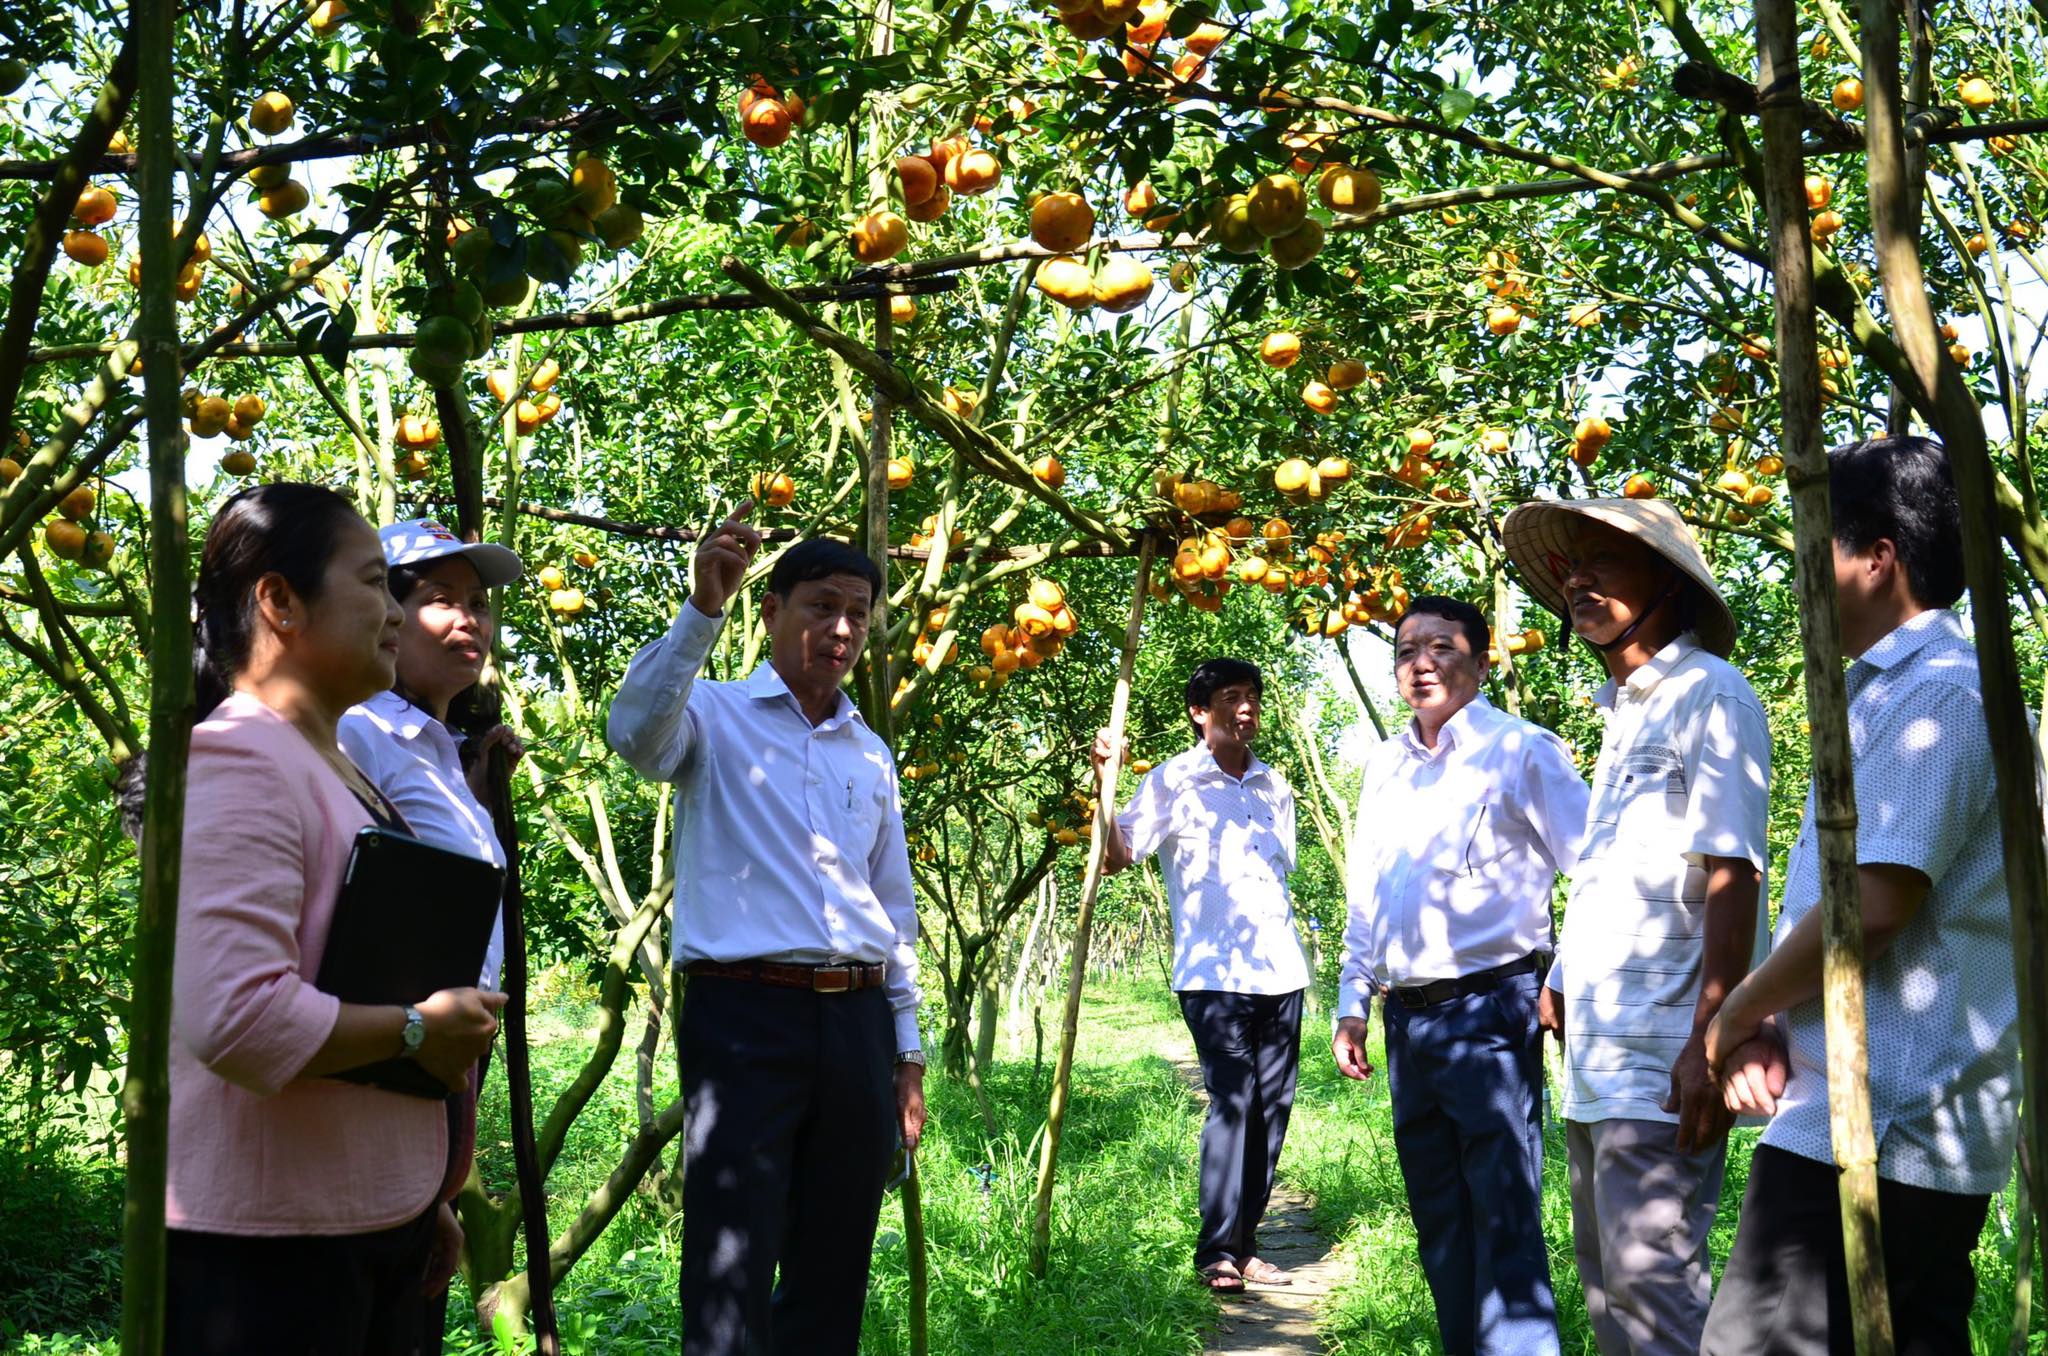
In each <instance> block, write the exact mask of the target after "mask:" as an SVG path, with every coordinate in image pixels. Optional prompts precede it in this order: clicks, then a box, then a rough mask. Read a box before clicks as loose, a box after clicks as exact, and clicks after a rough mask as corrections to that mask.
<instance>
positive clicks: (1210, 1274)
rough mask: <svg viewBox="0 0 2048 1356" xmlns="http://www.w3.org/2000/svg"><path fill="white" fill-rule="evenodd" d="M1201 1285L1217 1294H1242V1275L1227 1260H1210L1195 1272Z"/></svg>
mask: <svg viewBox="0 0 2048 1356" xmlns="http://www.w3.org/2000/svg"><path fill="white" fill-rule="evenodd" d="M1195 1277H1196V1279H1197V1280H1199V1281H1200V1282H1201V1283H1202V1285H1203V1286H1205V1287H1206V1288H1208V1289H1209V1290H1211V1291H1213V1292H1214V1293H1216V1294H1218V1295H1242V1294H1243V1293H1244V1277H1243V1276H1241V1275H1239V1274H1238V1270H1237V1268H1236V1267H1235V1266H1234V1265H1232V1264H1231V1263H1229V1262H1211V1263H1210V1264H1209V1265H1208V1266H1205V1267H1203V1268H1201V1269H1200V1270H1199V1271H1197V1272H1196V1273H1195Z"/></svg>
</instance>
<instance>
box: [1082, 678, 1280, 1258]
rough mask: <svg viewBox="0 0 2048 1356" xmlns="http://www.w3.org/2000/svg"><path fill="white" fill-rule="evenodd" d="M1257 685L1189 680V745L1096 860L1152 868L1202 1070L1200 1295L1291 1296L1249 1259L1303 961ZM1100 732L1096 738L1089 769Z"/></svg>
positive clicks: (1121, 820)
mask: <svg viewBox="0 0 2048 1356" xmlns="http://www.w3.org/2000/svg"><path fill="white" fill-rule="evenodd" d="M1264 695H1265V680H1264V679H1263V678H1262V677H1261V676H1260V674H1259V671H1258V669H1257V668H1255V667H1253V666H1252V665H1250V664H1247V663H1245V662H1244V661H1243V660H1239V659H1210V660H1206V661H1204V662H1203V663H1201V664H1198V665H1196V666H1195V671H1194V673H1192V674H1191V675H1189V677H1188V683H1187V712H1188V721H1189V723H1190V724H1192V725H1193V726H1194V727H1195V734H1196V736H1197V741H1198V742H1197V743H1196V744H1195V746H1194V747H1193V748H1191V749H1189V750H1188V751H1187V752H1185V753H1182V754H1177V755H1176V756H1174V757H1172V758H1170V759H1168V760H1167V761H1166V762H1164V763H1161V764H1160V765H1159V766H1158V767H1156V768H1154V769H1152V771H1150V772H1148V773H1146V774H1145V777H1144V780H1143V781H1141V782H1139V783H1138V793H1137V795H1136V796H1134V797H1133V798H1132V800H1131V804H1130V807H1129V808H1128V809H1126V810H1125V811H1124V813H1123V814H1122V815H1120V816H1118V818H1117V821H1116V824H1115V826H1114V828H1113V831H1112V832H1111V833H1110V835H1109V840H1108V842H1106V843H1105V844H1104V845H1103V870H1104V872H1105V873H1109V874H1114V873H1115V872H1118V871H1121V870H1123V869H1124V868H1125V867H1127V866H1129V865H1131V864H1132V863H1133V862H1139V861H1143V860H1144V859H1145V858H1147V857H1150V856H1151V855H1152V854H1153V853H1155V852H1156V853H1159V854H1160V874H1161V875H1163V876H1164V877H1165V878H1166V896H1167V900H1168V902H1169V904H1170V906H1171V909H1172V912H1173V987H1174V991H1175V993H1176V994H1178V995H1179V997H1180V1010H1181V1015H1182V1016H1183V1017H1185V1018H1186V1019H1187V1024H1188V1032H1189V1034H1191V1035H1192V1036H1193V1037H1194V1041H1195V1051H1196V1053H1197V1054H1198V1055H1200V1057H1201V1061H1202V1082H1203V1085H1204V1086H1205V1087H1206V1088H1207V1089H1208V1092H1209V1118H1208V1120H1207V1122H1206V1123H1205V1124H1204V1125H1203V1127H1202V1186H1201V1201H1202V1232H1201V1235H1200V1237H1199V1238H1198V1239H1197V1240H1196V1243H1195V1269H1196V1271H1197V1273H1198V1274H1199V1275H1200V1276H1201V1278H1202V1281H1203V1283H1204V1284H1205V1285H1207V1286H1208V1287H1209V1288H1210V1289H1211V1290H1215V1291H1218V1292H1221V1293H1226V1294H1235V1293H1239V1292H1241V1291H1243V1289H1244V1286H1245V1282H1246V1281H1253V1282H1256V1283H1258V1284H1260V1285H1290V1284H1292V1283H1293V1281H1292V1278H1291V1277H1289V1276H1288V1274H1287V1273H1286V1272H1285V1271H1283V1270H1281V1269H1280V1268H1279V1267H1277V1266H1274V1265H1273V1264H1272V1263H1271V1262H1268V1261H1266V1260H1265V1259H1264V1258H1262V1257H1260V1256H1259V1255H1258V1244H1257V1241H1256V1234H1257V1230H1258V1226H1259V1221H1260V1219H1262V1218H1264V1216H1265V1213H1266V1202H1267V1200H1268V1198H1270V1197H1271V1195H1272V1192H1273V1169H1274V1167H1275V1166H1276V1165H1277V1164H1278V1163H1279V1161H1280V1145H1281V1141H1283V1140H1284V1139H1286V1137H1287V1117H1288V1113H1289V1112H1290V1111H1291V1110H1292V1109H1293V1107H1294V1080H1295V1073H1296V1071H1297V1069H1298V1067H1299V1065H1300V1062H1301V1000H1302V994H1303V992H1304V991H1305V990H1306V989H1307V988H1308V961H1307V959H1306V958H1305V957H1304V956H1303V955H1302V950H1301V938H1300V937H1299V935H1298V934H1297V933H1296V931H1295V927H1294V904H1293V901H1292V900H1291V899H1290V898H1289V896H1288V893H1287V876H1288V873H1290V872H1291V871H1293V870H1294V865H1295V857H1294V792H1293V790H1292V789H1291V788H1289V786H1288V785H1287V779H1286V778H1285V777H1283V776H1281V774H1280V772H1279V770H1278V769H1277V768H1273V767H1269V766H1268V765H1267V764H1265V763H1262V762H1260V761H1259V759H1258V758H1257V757H1256V756H1255V755H1254V754H1253V753H1252V749H1251V743H1252V740H1254V739H1256V738H1257V737H1258V733H1259V705H1260V701H1261V699H1262V698H1263V697H1264ZM1111 752H1112V748H1111V745H1110V742H1109V731H1107V730H1104V731H1102V732H1101V733H1100V734H1098V735H1097V736H1096V739H1095V750H1094V759H1095V765H1096V767H1097V768H1098V769H1100V768H1101V767H1102V765H1103V764H1104V763H1106V762H1107V761H1108V760H1109V757H1110V754H1111Z"/></svg>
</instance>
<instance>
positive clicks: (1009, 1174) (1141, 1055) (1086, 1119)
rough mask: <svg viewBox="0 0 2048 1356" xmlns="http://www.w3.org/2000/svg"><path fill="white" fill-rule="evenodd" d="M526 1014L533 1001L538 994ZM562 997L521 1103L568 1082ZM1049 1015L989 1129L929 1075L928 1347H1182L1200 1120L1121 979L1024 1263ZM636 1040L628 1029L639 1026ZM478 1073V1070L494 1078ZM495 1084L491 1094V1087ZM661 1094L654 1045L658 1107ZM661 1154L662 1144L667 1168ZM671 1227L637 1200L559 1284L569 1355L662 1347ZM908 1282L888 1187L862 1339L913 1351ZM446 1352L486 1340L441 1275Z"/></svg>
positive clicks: (1098, 1025) (997, 1075) (621, 1121)
mask: <svg viewBox="0 0 2048 1356" xmlns="http://www.w3.org/2000/svg"><path fill="white" fill-rule="evenodd" d="M536 1006H537V1008H539V1007H540V1006H541V1005H540V1004H538V1003H537V1004H536ZM592 1018H593V1014H592V1011H591V1010H590V1009H589V1008H588V1007H587V1006H586V1005H585V1003H584V1002H583V1001H582V1000H581V999H580V997H579V996H576V995H561V996H558V997H556V998H555V999H554V1000H552V1001H550V1002H548V1003H547V1004H546V1006H545V1009H544V1010H542V1011H538V1012H537V1014H536V1017H535V1021H534V1030H533V1035H534V1041H535V1059H536V1068H535V1084H536V1098H537V1100H540V1101H541V1102H543V1103H545V1101H546V1100H547V1098H548V1096H549V1095H550V1091H549V1090H550V1089H552V1088H553V1087H554V1086H556V1085H557V1084H559V1083H560V1082H562V1081H565V1080H566V1079H567V1077H568V1076H569V1072H570V1069H569V1061H570V1060H572V1059H573V1058H575V1057H576V1056H577V1055H578V1054H579V1053H580V1051H581V1049H582V1048H583V1045H584V1043H583V1042H582V1041H581V1040H578V1039H567V1038H568V1037H573V1036H575V1035H577V1034H578V1033H580V1031H581V1030H582V1029H583V1028H584V1027H586V1026H587V1025H588V1024H589V1023H590V1022H591V1020H592ZM1057 1020H1058V1019H1057V1014H1056V1013H1051V1012H1048V1013H1047V1022H1048V1030H1047V1033H1046V1046H1047V1048H1046V1052H1045V1061H1044V1064H1043V1065H1042V1066H1041V1067H1039V1068H1038V1069H1036V1070H1034V1069H1033V1067H1032V1063H1031V1061H1030V1059H1029V1058H1028V1057H1027V1058H1026V1059H1024V1060H1022V1061H1015V1062H1007V1063H1004V1062H999V1063H998V1065H997V1067H996V1069H995V1071H994V1073H993V1076H992V1077H991V1079H990V1081H989V1083H988V1085H987V1091H988V1094H989V1101H990V1104H991V1109H992V1111H993V1112H994V1115H995V1118H996V1133H995V1134H994V1135H993V1136H991V1135H989V1134H988V1133H987V1132H986V1130H985V1129H984V1127H983V1125H982V1122H981V1117H980V1114H979V1113H978V1111H977V1110H976V1108H975V1104H974V1098H973V1095H972V1093H971V1091H970V1090H969V1089H968V1088H967V1087H966V1086H964V1085H962V1084H958V1083H955V1082H953V1081H951V1080H949V1079H945V1078H942V1077H939V1076H938V1075H936V1074H934V1075H933V1076H932V1077H931V1078H930V1079H928V1081H927V1085H926V1086H927V1092H928V1095H929V1097H930V1104H931V1111H932V1116H933V1123H932V1126H931V1129H930V1130H929V1131H928V1132H927V1135H926V1139H925V1143H924V1148H923V1149H922V1150H921V1151H920V1154H919V1158H920V1163H919V1171H920V1181H921V1183H922V1186H923V1191H924V1220H925V1230H926V1238H927V1243H928V1252H929V1259H930V1272H931V1305H930V1347H931V1350H932V1351H933V1352H937V1353H961V1352H985V1351H1001V1352H1005V1353H1016V1354H1017V1356H1040V1354H1041V1353H1043V1354H1044V1356H1051V1354H1052V1353H1068V1352H1071V1353H1096V1352H1101V1353H1129V1356H1167V1353H1189V1352H1198V1351H1200V1349H1201V1341H1200V1332H1201V1330H1202V1327H1203V1325H1204V1324H1205V1323H1206V1322H1207V1321H1208V1319H1209V1317H1210V1316H1211V1315H1212V1314H1213V1312H1214V1303H1213V1301H1212V1300H1210V1299H1209V1298H1208V1297H1207V1296H1206V1295H1204V1294H1203V1293H1202V1292H1201V1291H1200V1290H1199V1289H1197V1288H1196V1287H1195V1286H1194V1285H1193V1284H1192V1283H1191V1280H1190V1274H1191V1271H1190V1268H1191V1264H1190V1257H1191V1255H1192V1248H1193V1243H1194V1232H1195V1218H1196V1212H1195V1189H1196V1179H1195V1156H1194V1143H1195V1137H1196V1135H1197V1133H1198V1132H1199V1130H1200V1114H1199V1112H1198V1110H1197V1108H1196V1107H1195V1105H1194V1104H1193V1102H1192V1101H1191V1100H1190V1099H1189V1097H1188V1095H1187V1090H1186V1086H1185V1084H1183V1083H1182V1082H1181V1081H1180V1078H1179V1075H1178V1074H1177V1073H1176V1072H1175V1070H1174V1068H1173V1065H1172V1063H1171V1062H1170V1061H1169V1060H1168V1059H1166V1058H1165V1057H1164V1056H1163V1055H1161V1054H1160V1053H1159V1050H1160V1048H1161V1045H1162V1040H1166V1041H1170V1040H1171V1039H1172V1038H1173V1037H1174V1036H1175V1035H1176V1033H1178V1032H1179V1031H1180V1029H1181V1028H1180V1018H1179V1012H1178V1009H1177V1008H1176V1007H1175V1005H1174V1003H1173V1000H1172V998H1171V996H1170V995H1167V994H1165V993H1163V992H1162V991H1158V990H1153V991H1144V992H1141V991H1138V990H1136V989H1129V990H1126V989H1118V990H1114V991H1109V992H1105V993H1102V994H1099V995H1096V996H1093V997H1091V999H1090V1001H1089V1002H1088V1004H1087V1006H1086V1010H1085V1011H1084V1013H1083V1017H1082V1028H1081V1032H1082V1035H1081V1043H1080V1048H1079V1057H1078V1059H1077V1062H1076V1067H1075V1079H1074V1098H1073V1102H1072V1109H1071V1111H1070V1112H1069V1115H1068V1118H1067V1128H1066V1133H1065V1136H1064V1138H1063V1140H1062V1143H1061V1150H1060V1189H1059V1192H1058V1194H1057V1196H1056V1197H1055V1208H1054V1213H1053V1252H1052V1265H1051V1278H1050V1280H1049V1282H1048V1283H1046V1284H1043V1285H1039V1284H1034V1283H1033V1282H1032V1281H1031V1279H1030V1277H1029V1275H1028V1273H1027V1270H1026V1259H1027V1251H1028V1245H1029V1239H1030V1230H1031V1218H1032V1210H1033V1202H1034V1193H1035V1188H1036V1179H1037V1170H1038V1147H1039V1146H1038V1138H1037V1137H1038V1135H1039V1132H1040V1130H1041V1127H1042V1125H1043V1121H1044V1116H1045V1099H1046V1097H1047V1095H1048V1093H1049V1092H1050V1089H1051V1083H1052V1061H1053V1057H1054V1053H1055V1050H1056V1045H1057V1039H1058V1037H1057V1031H1056V1029H1054V1028H1053V1024H1054V1023H1056V1022H1057ZM633 1034H637V1027H636V1028H635V1031H634V1033H633ZM631 1056H632V1051H631V1049H630V1042H629V1048H628V1049H627V1050H626V1051H624V1052H623V1053H622V1054H621V1057H620V1062H619V1066H618V1068H617V1069H616V1070H615V1071H614V1075H613V1077H612V1078H611V1079H609V1080H608V1081H607V1083H606V1084H605V1086H604V1089H603V1090H602V1091H601V1092H600V1094H599V1095H598V1097H597V1098H595V1099H594V1100H593V1102H592V1105H591V1106H590V1108H589V1109H588V1110H587V1111H585V1113H584V1115H583V1116H582V1117H581V1118H580V1119H579V1121H578V1123H577V1129H576V1131H575V1133H574V1134H573V1135H572V1136H571V1139H570V1142H569V1143H568V1144H567V1145H566V1146H565V1147H564V1150H563V1155H562V1158H561V1160H560V1161H559V1162H558V1163H557V1166H556V1168H555V1172H554V1174H553V1175H552V1177H551V1178H550V1188H551V1193H552V1197H553V1201H554V1207H553V1208H554V1214H553V1216H552V1223H553V1226H554V1227H555V1228H557V1229H559V1228H560V1227H561V1226H562V1224H563V1222H564V1221H566V1219H567V1218H568V1215H569V1211H570V1209H571V1208H572V1207H571V1206H570V1205H569V1204H568V1203H567V1202H569V1201H572V1200H580V1199H581V1197H582V1196H583V1195H584V1194H585V1193H586V1192H588V1190H589V1189H590V1188H592V1187H594V1186H595V1185H596V1184H597V1183H598V1182H600V1181H602V1180H603V1177H604V1174H605V1173H606V1172H607V1171H609V1169H610V1166H611V1162H612V1157H611V1156H612V1155H613V1154H615V1152H616V1146H617V1145H619V1144H621V1143H623V1141H624V1139H625V1138H626V1136H628V1135H630V1134H631V1133H632V1130H633V1125H634V1111H633V1094H632V1081H631V1078H632V1058H631ZM494 1081H495V1076H494ZM500 1090H501V1093H502V1087H501V1089H500ZM674 1091H675V1069H674V1057H673V1053H672V1051H671V1050H670V1048H669V1047H667V1046H666V1045H665V1046H664V1047H663V1052H662V1055H661V1063H660V1068H659V1073H658V1076H657V1080H656V1096H657V1100H661V1099H666V1098H668V1097H672V1096H673V1095H674ZM508 1140H509V1136H508V1135H507V1134H506V1133H505V1129H504V1107H503V1104H502V1101H501V1100H493V1099H489V1098H487V1099H486V1104H485V1106H484V1107H483V1109H482V1119H481V1124H480V1126H479V1143H480V1144H481V1146H482V1151H481V1155H480V1165H481V1170H482V1172H483V1175H484V1178H485V1181H486V1182H487V1183H488V1184H490V1185H492V1186H493V1187H503V1186H507V1185H509V1184H510V1181H511V1177H512V1162H511V1151H510V1147H509V1143H507V1141H508ZM672 1161H673V1156H672V1155H671V1162H672ZM680 1238H681V1221H680V1219H678V1218H676V1217H675V1216H674V1215H673V1214H672V1213H670V1212H669V1211H668V1210H666V1209H665V1208H664V1207H663V1206H662V1205H661V1204H660V1202H658V1201H657V1200H655V1199H654V1198H653V1197H652V1196H651V1195H650V1194H648V1193H645V1192H643V1193H641V1194H639V1195H636V1196H635V1197H634V1199H633V1200H632V1201H631V1202H630V1203H628V1205H627V1206H626V1207H625V1209H624V1210H623V1211H622V1212H621V1213H620V1215H619V1217H618V1219H617V1220H616V1221H614V1223H613V1225H612V1227H611V1228H610V1229H609V1230H608V1231H607V1232H606V1234H605V1236H604V1237H603V1238H602V1239H601V1240H600V1241H599V1243H598V1244H597V1246H596V1247H595V1248H594V1249H593V1250H592V1251H591V1252H590V1253H589V1254H588V1255H586V1256H585V1258H584V1259H583V1260H582V1261H581V1262H579V1263H578V1264H577V1267H576V1269H575V1270H574V1271H573V1272H571V1273H570V1275H569V1277H568V1280H567V1282H566V1284H565V1285H564V1286H563V1289H562V1291H561V1293H560V1294H559V1295H558V1302H559V1308H560V1310H561V1312H562V1316H563V1318H562V1327H563V1333H564V1346H565V1348H566V1349H567V1350H568V1351H570V1352H571V1353H582V1352H588V1353H597V1352H604V1353H607V1356H612V1354H614V1353H616V1354H617V1356H639V1354H640V1353H643V1352H644V1353H653V1352H672V1351H674V1349H675V1343H676V1334H677V1332H678V1330H679V1326H680V1323H679V1317H678V1313H677V1295H676V1272H677V1266H678V1255H679V1245H680ZM908 1295H909V1274H908V1255H907V1251H906V1247H905V1243H904V1232H903V1216H902V1204H901V1198H900V1196H899V1195H898V1194H896V1193H893V1192H892V1193H891V1194H890V1196H889V1198H888V1199H887V1200H886V1201H885V1202H884V1203H883V1207H882V1221H881V1228H880V1231H879V1234H878V1237H877V1240H876V1247H875V1257H874V1269H873V1279H872V1283H871V1289H870V1293H869V1300H868V1310H867V1322H866V1324H865V1326H864V1329H863V1332H862V1338H861V1350H862V1351H863V1352H867V1353H875V1356H898V1354H899V1353H907V1352H908V1351H909V1349H910V1344H909V1330H908ZM450 1307H451V1311H452V1313H453V1321H451V1324H450V1328H449V1342H448V1350H449V1351H450V1352H451V1353H457V1354H458V1356H485V1354H486V1353H491V1352H495V1351H497V1350H498V1349H499V1347H498V1345H497V1344H495V1343H493V1342H491V1341H489V1340H486V1339H483V1338H480V1337H478V1336H477V1335H476V1333H475V1330H474V1327H473V1325H470V1324H468V1323H467V1321H466V1320H467V1316H468V1313H469V1301H468V1298H467V1296H466V1295H465V1294H464V1293H463V1292H462V1289H461V1287H460V1285H459V1284H458V1287H457V1293H456V1295H455V1297H454V1300H453V1301H452V1303H451V1306H450Z"/></svg>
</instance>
